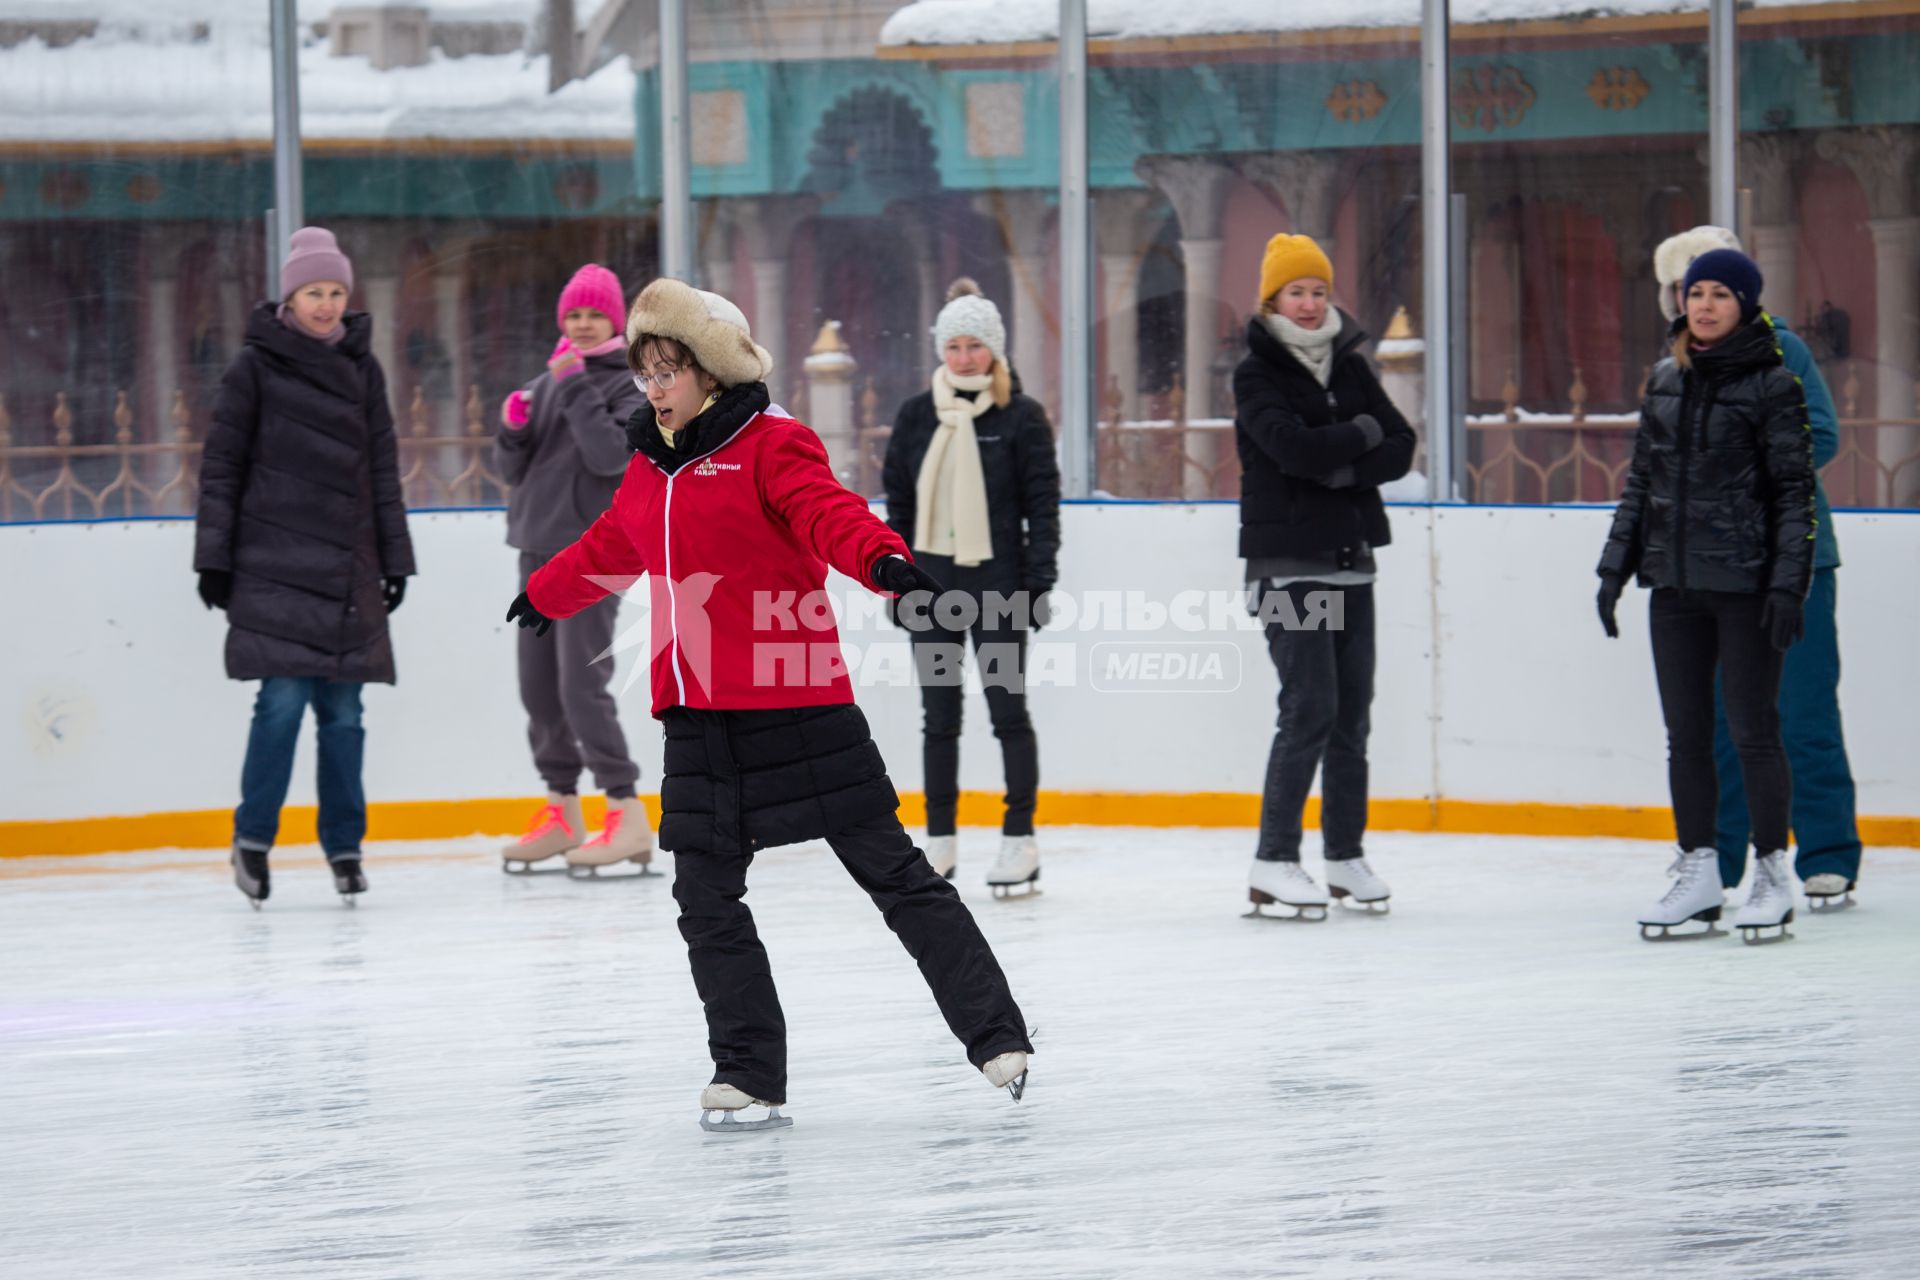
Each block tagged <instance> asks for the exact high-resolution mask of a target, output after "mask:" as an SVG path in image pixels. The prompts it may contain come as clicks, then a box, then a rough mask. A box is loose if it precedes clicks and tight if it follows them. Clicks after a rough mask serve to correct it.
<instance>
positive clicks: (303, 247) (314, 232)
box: [280, 227, 353, 301]
mask: <svg viewBox="0 0 1920 1280" xmlns="http://www.w3.org/2000/svg"><path fill="white" fill-rule="evenodd" d="M288 243H289V248H288V250H287V260H286V261H285V262H283V263H281V264H280V297H281V300H282V301H284V300H286V299H287V298H291V297H292V296H293V295H294V292H295V291H296V290H298V289H303V288H305V287H306V286H308V285H310V284H313V283H315V282H317V281H320V280H337V281H339V282H340V283H341V284H343V285H345V286H347V292H348V293H352V292H353V263H351V262H349V261H348V260H347V255H346V254H344V253H342V252H340V245H339V243H338V242H337V241H335V240H334V238H333V232H331V231H329V230H327V229H326V228H325V227H302V228H300V229H299V230H298V231H296V232H294V233H293V235H292V237H291V239H290V240H289V242H288Z"/></svg>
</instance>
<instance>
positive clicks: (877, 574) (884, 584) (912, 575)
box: [869, 556, 947, 596]
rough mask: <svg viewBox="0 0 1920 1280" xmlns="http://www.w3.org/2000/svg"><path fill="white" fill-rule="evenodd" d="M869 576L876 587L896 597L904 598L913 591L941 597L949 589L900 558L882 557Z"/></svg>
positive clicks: (875, 562) (923, 570)
mask: <svg viewBox="0 0 1920 1280" xmlns="http://www.w3.org/2000/svg"><path fill="white" fill-rule="evenodd" d="M869 576H871V577H872V579H873V585H874V586H876V587H878V588H880V589H881V590H882V591H891V592H893V594H894V595H896V596H904V595H906V594H907V593H908V592H911V591H931V592H932V593H933V594H934V595H935V596H939V595H940V594H941V593H942V592H944V591H946V589H947V588H946V584H945V583H943V582H941V581H940V580H939V579H938V578H936V577H934V576H933V575H932V574H930V573H928V572H927V571H926V570H925V569H922V568H921V567H920V566H919V565H917V564H915V563H914V562H913V561H911V560H907V559H904V558H902V557H900V556H882V557H881V558H880V559H878V560H876V561H874V562H873V569H872V570H871V572H870V575H869Z"/></svg>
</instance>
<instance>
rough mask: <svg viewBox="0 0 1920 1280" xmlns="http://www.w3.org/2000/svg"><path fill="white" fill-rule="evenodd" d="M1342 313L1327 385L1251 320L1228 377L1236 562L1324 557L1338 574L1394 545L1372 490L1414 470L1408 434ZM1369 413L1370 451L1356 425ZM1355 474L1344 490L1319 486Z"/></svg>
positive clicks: (1361, 336)
mask: <svg viewBox="0 0 1920 1280" xmlns="http://www.w3.org/2000/svg"><path fill="white" fill-rule="evenodd" d="M1366 340H1367V335H1366V334H1365V333H1364V332H1363V331H1362V330H1361V328H1360V326H1359V324H1358V323H1357V322H1356V321H1355V320H1354V319H1353V317H1352V316H1350V315H1348V314H1347V313H1346V312H1344V311H1343V312H1341V313H1340V336H1339V337H1338V338H1337V339H1335V341H1334V348H1333V368H1332V370H1331V372H1330V373H1329V375H1328V379H1327V385H1326V386H1324V387H1323V386H1321V385H1320V380H1319V379H1318V378H1316V377H1314V376H1313V373H1312V371H1311V370H1309V369H1308V368H1307V367H1306V366H1305V365H1303V364H1301V363H1300V362H1299V361H1298V360H1296V359H1295V358H1294V356H1293V353H1292V352H1290V351H1288V350H1287V349H1286V347H1285V346H1283V345H1282V344H1281V342H1280V340H1279V339H1278V338H1276V337H1274V336H1273V331H1272V330H1271V329H1269V328H1267V326H1266V325H1265V324H1264V323H1263V322H1262V321H1261V319H1260V317H1258V316H1255V317H1254V318H1253V319H1252V320H1251V321H1249V322H1248V324H1247V348H1248V355H1247V357H1246V358H1245V359H1244V360H1242V361H1241V362H1240V364H1239V366H1238V367H1237V368H1235V369H1234V371H1233V405H1234V414H1233V436H1234V444H1235V446H1236V447H1237V448H1238V450H1239V452H1240V554H1241V555H1242V556H1245V557H1247V558H1248V559H1253V558H1256V557H1261V556H1312V557H1321V556H1332V557H1334V558H1335V561H1336V563H1338V564H1339V565H1340V566H1341V567H1343V568H1345V567H1348V566H1350V565H1351V564H1352V563H1353V561H1352V557H1353V555H1354V554H1355V553H1356V551H1357V550H1358V548H1359V546H1360V544H1362V543H1365V544H1366V545H1367V546H1370V547H1384V546H1386V545H1387V543H1389V542H1390V541H1392V540H1393V530H1392V528H1391V527H1390V526H1389V525H1388V524H1387V509H1386V506H1385V505H1384V504H1383V503H1382V502H1381V501H1380V489H1379V486H1381V485H1383V484H1386V483H1387V482H1388V481H1391V480H1398V479H1399V478H1400V477H1401V476H1404V475H1406V474H1407V469H1408V468H1409V467H1411V466H1412V465H1413V450H1414V443H1415V440H1414V434H1413V428H1412V427H1409V426H1408V425H1407V420H1406V418H1405V417H1403V416H1402V415H1401V413H1400V410H1398V409H1397V408H1395V407H1394V404H1393V401H1392V400H1390V399H1388V397H1387V393H1386V391H1385V389H1383V388H1382V387H1381V385H1380V379H1378V378H1376V377H1375V376H1374V373H1373V366H1371V365H1369V364H1368V363H1367V357H1366V355H1365V353H1364V352H1362V351H1361V350H1360V346H1361V344H1362V343H1364V342H1365V341H1366ZM1363 413H1365V414H1371V415H1372V416H1373V418H1374V420H1375V421H1377V422H1378V423H1379V424H1380V429H1381V430H1382V431H1383V432H1384V433H1385V437H1384V438H1383V439H1382V440H1381V441H1380V443H1379V444H1377V445H1375V446H1374V447H1373V448H1371V449H1368V448H1367V445H1366V433H1365V431H1363V430H1362V429H1361V428H1360V427H1359V426H1358V425H1357V424H1356V423H1355V422H1354V419H1355V418H1358V417H1359V416H1360V415H1361V414H1363ZM1342 467H1351V468H1353V482H1352V483H1351V484H1346V485H1341V486H1339V487H1337V488H1336V487H1331V486H1329V485H1328V484H1327V483H1326V481H1327V480H1328V479H1329V478H1330V477H1331V476H1332V475H1333V473H1334V472H1336V471H1338V470H1339V469H1340V468H1342Z"/></svg>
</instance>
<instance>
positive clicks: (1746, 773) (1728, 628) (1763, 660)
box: [1649, 588, 1793, 853]
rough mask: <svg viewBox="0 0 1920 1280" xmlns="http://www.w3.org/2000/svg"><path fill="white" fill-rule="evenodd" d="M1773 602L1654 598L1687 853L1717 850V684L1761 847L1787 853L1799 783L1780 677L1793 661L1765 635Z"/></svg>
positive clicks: (1664, 707) (1665, 592)
mask: <svg viewBox="0 0 1920 1280" xmlns="http://www.w3.org/2000/svg"><path fill="white" fill-rule="evenodd" d="M1765 602H1766V596H1765V595H1763V594H1760V593H1757V592H1756V593H1752V594H1746V593H1735V592H1725V591H1676V590H1672V589H1670V588H1662V589H1660V590H1657V591H1655V592H1654V593H1653V602H1652V606H1651V609H1650V611H1649V614H1650V622H1649V629H1650V631H1651V633H1652V636H1653V673H1654V677H1655V678H1656V679H1657V680H1658V681H1659V684H1660V711H1661V714H1662V715H1663V716H1665V717H1666V721H1667V786H1668V788H1669V790H1670V791H1671V792H1672V794H1673V825H1674V834H1675V836H1676V838H1677V839H1678V840H1679V842H1680V847H1681V848H1683V849H1710V848H1712V847H1713V844H1714V815H1715V809H1716V808H1717V806H1718V803H1719V796H1720V781H1719V775H1718V774H1717V773H1716V772H1715V770H1714V763H1713V676H1714V670H1715V668H1716V667H1718V669H1719V672H1720V688H1721V691H1722V693H1723V695H1724V700H1725V702H1726V707H1727V729H1728V731H1729V732H1730V733H1731V734H1732V736H1733V745H1734V750H1735V751H1736V752H1737V753H1738V755H1739V757H1740V775H1741V778H1742V780H1743V781H1744V782H1745V783H1746V788H1747V816H1748V818H1749V820H1750V822H1751V825H1752V828H1753V845H1754V848H1756V849H1758V850H1759V851H1760V852H1761V853H1772V852H1774V851H1776V850H1780V849H1785V848H1786V847H1787V830H1788V823H1789V820H1790V814H1791V812H1792V807H1793V779H1792V774H1791V772H1790V771H1789V769H1788V767H1787V752H1786V748H1785V747H1784V746H1783V745H1782V743H1781V740H1780V671H1781V667H1782V664H1783V663H1784V662H1785V659H1786V655H1785V654H1783V653H1781V652H1780V651H1779V650H1778V649H1775V648H1774V647H1773V641H1772V638H1771V637H1769V636H1768V634H1767V633H1766V632H1765V631H1763V630H1761V628H1760V609H1761V606H1762V605H1763V604H1764V603H1765Z"/></svg>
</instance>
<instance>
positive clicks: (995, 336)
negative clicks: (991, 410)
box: [933, 276, 1007, 364]
mask: <svg viewBox="0 0 1920 1280" xmlns="http://www.w3.org/2000/svg"><path fill="white" fill-rule="evenodd" d="M959 337H968V338H978V339H980V341H982V342H984V343H986V344H987V350H989V351H991V352H993V358H994V359H996V360H998V361H1000V363H1002V364H1005V363H1006V362H1007V322H1006V321H1004V320H1002V319H1001V318H1000V308H998V307H996V306H994V305H993V303H992V302H991V301H990V300H989V299H988V298H987V297H986V296H985V295H984V294H982V293H981V292H980V286H979V285H977V284H975V283H974V282H973V281H971V280H969V279H967V278H966V277H965V276H962V277H960V279H958V280H955V281H954V282H953V284H952V285H951V286H949V287H948V289H947V305H946V306H944V307H942V308H940V315H939V317H938V318H937V319H936V320H934V322H933V349H934V352H935V354H940V353H943V352H945V351H946V349H947V343H949V342H951V341H952V340H953V339H955V338H959Z"/></svg>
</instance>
